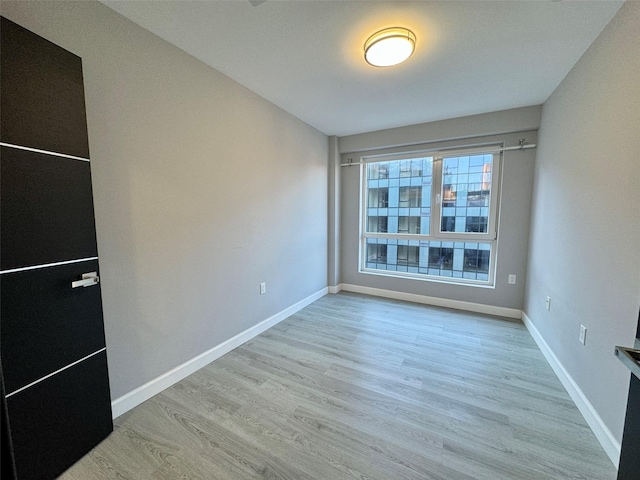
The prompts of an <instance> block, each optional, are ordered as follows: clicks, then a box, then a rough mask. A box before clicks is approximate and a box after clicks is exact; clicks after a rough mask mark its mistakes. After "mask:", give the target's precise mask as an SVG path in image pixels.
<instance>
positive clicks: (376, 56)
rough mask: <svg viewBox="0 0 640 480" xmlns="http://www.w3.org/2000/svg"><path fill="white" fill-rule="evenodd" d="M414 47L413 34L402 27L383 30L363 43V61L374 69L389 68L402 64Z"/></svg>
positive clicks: (414, 39)
mask: <svg viewBox="0 0 640 480" xmlns="http://www.w3.org/2000/svg"><path fill="white" fill-rule="evenodd" d="M415 47H416V36H415V34H414V33H413V32H412V31H411V30H409V29H407V28H402V27H392V28H385V29H384V30H380V31H379V32H376V33H374V34H373V35H371V36H370V37H369V38H368V39H367V41H366V42H365V43H364V59H365V60H366V61H367V63H368V64H370V65H373V66H374V67H391V66H393V65H397V64H399V63H402V62H404V61H405V60H406V59H407V58H409V57H410V56H411V54H412V53H413V51H414V49H415Z"/></svg>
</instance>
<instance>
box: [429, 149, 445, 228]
mask: <svg viewBox="0 0 640 480" xmlns="http://www.w3.org/2000/svg"><path fill="white" fill-rule="evenodd" d="M441 216H442V157H434V158H433V181H432V188H431V225H430V229H429V233H430V234H431V236H432V237H434V238H436V237H438V236H439V233H440V224H441V223H440V222H441V220H440V219H441Z"/></svg>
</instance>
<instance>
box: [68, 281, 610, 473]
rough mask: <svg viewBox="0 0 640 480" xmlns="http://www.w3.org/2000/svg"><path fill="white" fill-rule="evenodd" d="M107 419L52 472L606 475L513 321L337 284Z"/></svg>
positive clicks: (582, 426)
mask: <svg viewBox="0 0 640 480" xmlns="http://www.w3.org/2000/svg"><path fill="white" fill-rule="evenodd" d="M115 423H116V429H115V431H114V433H113V434H111V436H110V437H109V438H107V439H106V440H105V441H104V442H102V443H101V444H100V445H99V446H98V447H97V448H95V449H94V450H93V451H92V452H91V453H90V454H89V455H87V456H86V457H85V458H84V459H82V460H81V461H80V462H78V463H77V464H76V465H74V466H73V467H72V468H71V469H70V470H69V471H67V472H66V474H65V475H63V476H62V477H61V478H63V479H65V480H80V479H82V480H88V479H104V478H109V479H112V478H118V479H136V480H137V479H147V478H148V479H172V478H185V479H255V478H267V479H296V480H297V479H300V480H305V479H323V480H324V479H327V480H333V479H382V480H401V479H442V480H466V479H491V480H496V479H508V480H519V479H536V480H539V479H564V478H570V479H589V480H597V479H606V480H613V479H615V477H616V471H615V468H614V467H613V465H612V463H611V462H610V461H609V459H608V457H607V456H606V455H605V453H604V451H603V450H602V448H601V447H600V445H599V444H598V442H597V440H596V438H595V437H594V435H593V433H592V432H591V431H590V430H589V427H588V426H587V425H586V423H585V421H584V419H583V418H582V416H581V415H580V413H579V412H578V410H577V409H576V407H575V405H574V404H573V403H572V401H571V399H570V398H569V396H568V395H567V393H566V392H565V391H564V389H563V387H562V385H561V384H560V382H559V380H558V379H557V378H556V377H555V375H554V373H553V371H552V370H551V368H550V367H549V365H548V364H547V363H546V361H545V359H544V357H543V356H542V354H541V353H540V351H539V350H538V348H537V347H536V345H535V343H534V341H533V340H532V338H531V337H530V335H529V333H528V332H527V330H526V329H525V327H524V326H523V325H522V323H520V322H517V321H510V320H506V319H503V318H497V317H491V316H487V315H480V314H472V313H465V312H460V311H455V310H448V309H443V308H434V307H429V306H424V305H417V304H412V303H405V302H399V301H393V300H387V299H380V298H375V297H367V296H363V295H357V294H350V293H340V294H337V295H327V296H325V297H323V298H322V299H320V300H318V301H317V302H315V303H313V304H312V305H310V306H308V307H306V308H305V309H303V310H301V311H300V312H298V313H297V314H295V315H293V316H292V317H290V318H288V319H287V320H285V321H283V322H281V323H280V324H278V325H277V326H275V327H273V328H271V329H270V330H268V331H266V332H265V333H263V334H262V335H260V336H258V337H255V338H254V339H252V340H251V341H249V342H247V343H246V344H244V345H242V346H241V347H239V348H237V349H235V350H234V351H232V352H230V353H228V354H227V355H225V356H224V357H222V358H220V359H218V360H216V361H215V362H213V363H212V364H210V365H208V366H207V367H205V368H203V369H201V370H200V371H198V372H196V373H195V374H193V375H191V376H189V377H188V378H186V379H185V380H183V381H181V382H179V383H178V384H176V385H174V386H173V387H171V388H169V389H167V390H165V391H164V392H162V393H161V394H159V395H157V396H155V397H154V398H152V399H150V400H149V401H147V402H145V403H144V404H142V405H140V406H138V407H136V408H135V409H133V410H132V411H130V412H128V413H127V414H125V415H123V416H122V417H120V418H118V419H116V422H115Z"/></svg>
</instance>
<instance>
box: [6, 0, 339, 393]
mask: <svg viewBox="0 0 640 480" xmlns="http://www.w3.org/2000/svg"><path fill="white" fill-rule="evenodd" d="M2 14H3V15H4V16H6V17H7V18H9V19H11V20H13V21H14V22H16V23H18V24H20V25H22V26H24V27H26V28H28V29H30V30H32V31H34V32H35V33H38V34H39V35H41V36H44V37H45V38H47V39H49V40H51V41H53V42H54V43H57V44H59V45H60V46H62V47H64V48H66V49H67V50H70V51H71V52H73V53H75V54H77V55H79V56H81V57H82V58H83V65H84V74H85V91H86V104H87V117H88V118H87V123H88V129H89V144H90V149H91V158H92V174H93V187H94V197H95V198H94V200H95V212H96V224H97V235H98V249H99V254H100V266H101V277H102V282H101V285H102V295H103V304H104V318H105V330H106V337H107V353H108V360H109V369H110V380H111V389H112V397H113V398H118V397H120V396H122V395H124V394H125V393H127V392H130V391H131V390H133V389H135V388H137V387H139V386H141V385H142V384H144V383H145V382H148V381H150V380H152V379H154V378H155V377H157V376H159V375H161V374H163V373H165V372H167V371H168V370H170V369H172V368H174V367H176V366H178V365H180V364H181V363H183V362H186V361H188V360H190V359H192V358H193V357H195V356H197V355H199V354H201V353H203V352H205V351H207V350H208V349H211V348H213V347H215V346H216V345H219V344H221V343H222V342H224V341H226V340H228V339H229V338H231V337H233V336H234V335H236V334H238V333H240V332H242V331H244V330H246V329H249V328H251V327H252V326H254V325H256V324H257V323H259V322H260V321H262V320H265V319H267V318H269V317H271V316H272V315H275V314H277V313H278V312H281V311H282V310H284V309H286V308H288V307H290V306H291V305H293V304H296V303H297V302H300V301H301V300H303V299H306V298H308V297H310V296H312V295H313V294H316V293H318V292H320V291H322V290H323V289H324V288H326V286H327V189H328V183H327V182H328V179H327V158H328V138H327V137H326V136H325V135H323V134H322V133H320V132H318V131H317V130H314V129H313V128H311V127H309V126H308V125H306V124H304V123H303V122H301V121H300V120H298V119H296V118H294V117H292V116H291V115H289V114H287V113H285V112H284V111H283V110H281V109H279V108H277V107H275V106H274V105H273V104H271V103H269V102H267V101H266V100H264V99H262V98H261V97H259V96H257V95H256V94H254V93H252V92H250V91H249V90H247V89H246V88H244V87H242V86H240V85H239V84H237V83H235V82H234V81H232V80H231V79H229V78H228V77H225V76H224V75H222V74H221V73H219V72H217V71H215V70H213V69H211V68H209V67H207V66H205V65H204V64H202V63H200V62H199V61H197V60H195V59H194V58H192V57H191V56H189V55H187V54H185V53H184V52H182V51H181V50H179V49H177V48H175V47H173V46H171V45H169V44H168V43H166V42H164V41H163V40H160V39H159V38H158V37H156V36H154V35H152V34H151V33H149V32H147V31H146V30H144V29H142V28H140V27H138V26H136V25H135V24H133V23H132V22H130V21H128V20H126V19H124V18H123V17H121V16H119V15H118V14H116V13H115V12H113V11H112V10H110V9H108V8H106V7H105V6H103V5H102V4H99V3H96V2H3V3H2ZM211 48H216V46H215V45H212V46H211ZM263 281H264V282H267V294H266V295H263V296H260V295H259V288H258V287H259V283H260V282H263Z"/></svg>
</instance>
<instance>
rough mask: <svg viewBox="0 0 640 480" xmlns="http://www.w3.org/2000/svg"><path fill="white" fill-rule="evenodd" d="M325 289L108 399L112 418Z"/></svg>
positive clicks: (294, 309)
mask: <svg viewBox="0 0 640 480" xmlns="http://www.w3.org/2000/svg"><path fill="white" fill-rule="evenodd" d="M328 290H329V289H328V288H326V287H325V288H323V289H322V290H320V291H318V292H316V293H314V294H313V295H310V296H308V297H307V298H305V299H303V300H301V301H299V302H298V303H296V304H294V305H291V306H290V307H288V308H285V309H284V310H282V311H281V312H278V313H276V314H275V315H273V316H271V317H269V318H267V319H266V320H263V321H262V322H260V323H258V324H257V325H254V326H253V327H251V328H248V329H247V330H245V331H244V332H241V333H239V334H238V335H236V336H235V337H232V338H230V339H229V340H227V341H225V342H222V343H221V344H219V345H216V346H215V347H213V348H211V349H210V350H207V351H206V352H204V353H201V354H200V355H198V356H196V357H194V358H192V359H191V360H188V361H186V362H185V363H183V364H182V365H178V366H177V367H175V368H173V369H171V370H169V371H168V372H166V373H163V374H162V375H160V376H158V377H156V378H154V379H153V380H150V381H148V382H147V383H145V384H144V385H141V386H139V387H138V388H136V389H135V390H132V391H130V392H129V393H125V394H124V395H122V396H121V397H119V398H116V399H115V400H114V401H113V402H111V410H112V416H113V418H116V417H119V416H120V415H122V414H123V413H125V412H128V411H129V410H131V409H132V408H134V407H136V406H138V405H140V404H141V403H142V402H144V401H146V400H148V399H150V398H151V397H153V396H154V395H157V394H158V393H160V392H161V391H163V390H164V389H166V388H169V387H170V386H171V385H173V384H174V383H177V382H179V381H180V380H182V379H183V378H186V377H188V376H189V375H191V374H192V373H194V372H195V371H197V370H199V369H201V368H202V367H204V366H206V365H208V364H210V363H211V362H213V361H214V360H216V359H217V358H220V357H221V356H222V355H224V354H226V353H228V352H230V351H231V350H233V349H234V348H236V347H238V346H240V345H242V344H243V343H245V342H247V341H249V340H251V339H252V338H253V337H255V336H256V335H259V334H261V333H262V332H264V331H265V330H268V329H269V328H271V327H273V326H274V325H276V324H277V323H279V322H281V321H282V320H284V319H285V318H288V317H290V316H291V315H293V314H294V313H296V312H298V311H299V310H302V309H303V308H304V307H306V306H307V305H309V304H311V303H313V302H315V301H316V300H318V299H319V298H321V297H324V296H325V295H326V294H327V293H328Z"/></svg>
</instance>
